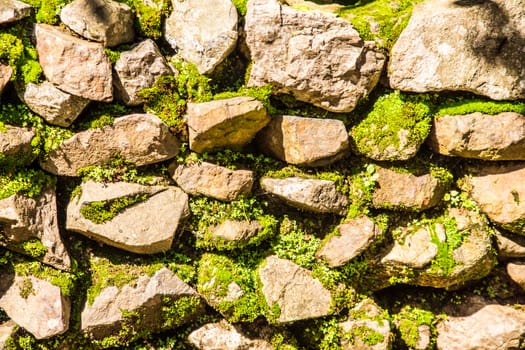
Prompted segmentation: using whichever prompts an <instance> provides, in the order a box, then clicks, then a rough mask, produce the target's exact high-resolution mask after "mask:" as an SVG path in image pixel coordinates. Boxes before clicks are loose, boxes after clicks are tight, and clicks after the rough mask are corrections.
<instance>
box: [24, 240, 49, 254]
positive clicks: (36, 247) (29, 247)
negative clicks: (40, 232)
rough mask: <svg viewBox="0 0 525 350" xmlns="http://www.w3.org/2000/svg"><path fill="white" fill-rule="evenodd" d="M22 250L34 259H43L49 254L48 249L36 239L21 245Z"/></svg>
mask: <svg viewBox="0 0 525 350" xmlns="http://www.w3.org/2000/svg"><path fill="white" fill-rule="evenodd" d="M20 248H21V250H22V251H23V252H24V253H25V254H27V255H29V256H31V257H33V258H41V257H43V256H44V255H46V253H47V247H46V246H45V245H44V244H43V243H42V241H41V240H39V239H36V238H34V239H30V240H28V241H25V242H23V243H21V244H20Z"/></svg>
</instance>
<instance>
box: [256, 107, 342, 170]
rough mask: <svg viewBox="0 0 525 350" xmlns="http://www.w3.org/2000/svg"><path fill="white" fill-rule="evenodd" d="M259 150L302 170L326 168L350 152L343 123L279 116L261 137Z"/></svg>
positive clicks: (330, 120)
mask: <svg viewBox="0 0 525 350" xmlns="http://www.w3.org/2000/svg"><path fill="white" fill-rule="evenodd" d="M257 142H258V144H259V148H260V149H261V150H262V151H263V152H264V153H267V154H269V155H271V156H273V157H275V158H277V159H280V160H282V161H285V162H287V163H289V164H295V165H302V166H312V167H315V166H325V165H329V164H331V163H333V162H335V161H336V160H339V159H340V158H342V157H344V156H345V155H346V152H347V151H348V150H349V140H348V132H347V131H346V129H345V126H344V124H343V122H342V121H340V120H336V119H316V118H304V117H295V116H288V115H285V116H276V117H273V118H272V121H271V122H270V123H269V124H268V126H267V127H266V128H264V129H263V130H262V131H261V132H260V133H259V135H258V136H257Z"/></svg>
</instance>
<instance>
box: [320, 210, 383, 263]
mask: <svg viewBox="0 0 525 350" xmlns="http://www.w3.org/2000/svg"><path fill="white" fill-rule="evenodd" d="M382 234H383V231H382V230H381V228H380V227H379V226H377V225H376V224H375V223H374V222H373V221H372V220H370V218H368V217H367V216H362V217H359V218H356V219H351V220H348V221H346V222H345V223H343V224H341V225H338V226H337V234H336V235H334V236H332V237H330V238H329V239H328V240H327V241H326V242H325V243H324V244H323V246H322V247H321V249H320V250H319V251H318V252H317V254H316V257H317V258H318V259H323V260H325V261H326V262H327V263H328V266H330V267H337V266H343V265H344V264H346V263H347V262H348V261H350V260H352V259H353V258H355V257H356V256H358V255H359V254H361V253H362V252H363V251H365V250H366V249H367V248H368V247H369V246H370V244H372V243H373V242H374V240H375V239H376V238H379V237H380V236H381V235H382Z"/></svg>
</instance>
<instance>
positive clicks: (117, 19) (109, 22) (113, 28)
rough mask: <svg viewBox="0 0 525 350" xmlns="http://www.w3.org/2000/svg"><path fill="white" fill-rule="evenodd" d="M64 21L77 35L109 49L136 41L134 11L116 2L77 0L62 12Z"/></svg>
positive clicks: (110, 0)
mask: <svg viewBox="0 0 525 350" xmlns="http://www.w3.org/2000/svg"><path fill="white" fill-rule="evenodd" d="M60 19H61V20H62V22H63V23H64V24H65V25H66V26H68V27H69V29H71V30H72V31H74V32H75V33H77V34H79V35H81V36H83V37H84V38H86V39H89V40H93V41H97V42H100V43H102V44H103V45H104V46H106V47H111V46H117V45H120V44H124V43H127V42H130V41H133V38H134V37H135V32H134V30H133V20H134V16H133V12H132V11H131V8H130V7H129V6H128V5H126V4H123V3H120V2H116V1H112V0H75V1H73V2H71V3H69V4H67V5H66V6H64V8H63V9H62V11H60Z"/></svg>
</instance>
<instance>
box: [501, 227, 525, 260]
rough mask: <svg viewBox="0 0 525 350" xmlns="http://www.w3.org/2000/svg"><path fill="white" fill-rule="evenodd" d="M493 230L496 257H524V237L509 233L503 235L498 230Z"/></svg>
mask: <svg viewBox="0 0 525 350" xmlns="http://www.w3.org/2000/svg"><path fill="white" fill-rule="evenodd" d="M495 231H496V245H497V247H498V258H500V259H509V258H525V237H523V236H517V235H510V234H509V235H507V234H505V235H504V234H502V233H501V232H499V231H498V230H495Z"/></svg>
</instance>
